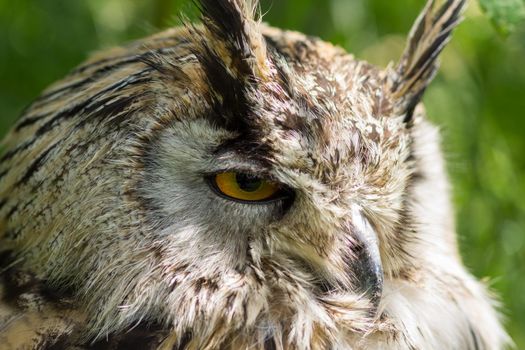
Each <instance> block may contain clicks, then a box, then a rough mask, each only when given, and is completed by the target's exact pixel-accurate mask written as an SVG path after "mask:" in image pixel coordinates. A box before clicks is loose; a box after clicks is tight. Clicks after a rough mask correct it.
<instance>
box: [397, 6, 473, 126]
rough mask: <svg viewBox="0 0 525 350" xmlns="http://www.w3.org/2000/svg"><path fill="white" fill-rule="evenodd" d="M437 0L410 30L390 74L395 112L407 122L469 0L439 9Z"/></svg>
mask: <svg viewBox="0 0 525 350" xmlns="http://www.w3.org/2000/svg"><path fill="white" fill-rule="evenodd" d="M435 3H436V1H435V0H429V1H428V3H427V5H426V6H425V8H424V9H423V11H422V12H421V14H420V15H419V17H418V19H417V20H416V23H415V24H414V26H413V27H412V30H411V31H410V35H409V38H408V43H407V48H406V49H405V52H404V54H403V56H402V58H401V60H400V62H399V63H398V65H397V67H396V68H395V69H394V71H393V72H391V73H390V79H389V84H390V91H391V93H392V96H393V98H394V100H395V101H396V102H395V111H396V113H397V114H398V115H405V116H406V117H405V121H406V122H409V121H410V120H411V119H412V114H413V111H414V108H415V107H416V105H417V104H418V103H419V102H420V100H421V98H422V96H423V94H424V92H425V89H426V87H427V86H428V85H429V84H430V82H431V81H432V79H433V78H434V76H435V74H436V71H437V69H438V66H439V62H438V57H439V55H440V53H441V52H442V51H443V49H444V47H445V46H446V44H447V43H448V41H449V40H450V37H451V34H452V31H453V29H454V28H455V27H456V26H457V25H458V24H459V22H461V15H462V13H463V10H464V8H465V3H466V0H446V1H445V3H444V4H443V5H442V6H441V7H440V8H438V9H437V10H436V9H435V7H436V6H435Z"/></svg>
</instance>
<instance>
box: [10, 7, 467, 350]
mask: <svg viewBox="0 0 525 350" xmlns="http://www.w3.org/2000/svg"><path fill="white" fill-rule="evenodd" d="M462 5H463V1H449V2H447V3H446V4H445V5H444V6H443V7H442V8H441V9H440V10H439V11H433V2H430V3H429V5H428V6H427V8H426V9H425V10H424V11H423V13H422V15H421V17H420V19H419V20H418V21H417V23H416V25H415V26H414V30H413V32H412V35H411V40H410V41H409V44H408V47H407V49H406V52H405V54H404V56H403V57H402V59H401V60H400V63H399V64H398V65H397V66H395V67H394V66H392V67H390V68H387V69H379V68H376V67H374V66H372V65H370V64H368V63H366V62H362V61H359V60H356V59H354V58H353V57H352V56H351V55H349V54H347V53H345V52H344V51H343V50H342V49H340V48H337V47H334V46H332V45H330V44H327V43H325V42H322V41H320V40H318V39H312V38H309V37H306V36H304V35H302V34H298V33H294V32H286V31H281V30H277V29H274V28H271V27H268V26H266V25H263V24H260V23H258V21H256V20H255V19H254V15H253V6H252V4H251V3H250V2H243V1H233V0H230V1H211V0H210V1H201V2H200V7H201V10H202V15H203V25H201V26H190V25H188V26H186V27H185V28H182V29H176V30H171V31H167V32H165V33H162V34H159V35H157V36H154V37H152V38H148V39H145V40H144V41H141V42H138V43H136V44H133V45H131V46H128V47H126V48H121V49H117V50H116V51H114V52H111V53H109V54H108V55H107V56H103V57H101V58H100V57H99V58H95V59H94V60H92V61H89V62H88V63H86V64H85V65H83V66H81V67H80V68H78V69H77V70H75V71H74V72H72V73H71V75H70V77H69V78H68V79H67V80H65V81H63V82H61V83H58V84H57V85H55V86H53V87H51V88H50V89H49V90H48V91H47V92H46V93H44V95H43V96H42V97H41V98H40V99H39V100H37V101H36V102H35V103H34V104H33V106H32V107H31V109H30V110H29V111H28V113H27V115H26V116H25V117H24V118H22V119H21V120H20V122H19V124H18V125H17V126H15V132H14V134H13V135H11V136H10V139H9V138H8V140H7V141H6V142H7V144H11V145H12V146H13V148H12V149H13V150H12V151H11V153H8V155H9V156H10V157H12V158H13V159H15V157H18V158H19V159H24V161H25V163H21V164H22V165H17V164H15V163H14V161H13V164H12V168H13V169H15V170H14V171H12V172H10V173H8V175H7V176H8V178H7V181H6V182H5V183H6V184H8V185H6V186H4V188H2V191H4V192H6V193H8V192H9V191H11V194H10V196H11V197H10V198H15V199H16V198H25V197H24V196H27V194H28V193H32V194H33V197H34V198H39V199H40V201H36V202H27V203H26V202H24V203H23V205H22V206H19V207H18V208H17V209H16V210H15V211H14V212H13V215H12V217H11V218H10V221H9V224H8V226H9V227H8V229H7V230H6V232H7V233H6V234H4V238H3V239H4V241H5V242H6V246H7V247H9V248H10V249H12V250H14V251H15V252H17V254H18V256H20V257H22V260H23V264H25V265H26V266H31V267H32V270H33V271H35V273H36V274H37V275H38V276H40V277H42V278H44V279H45V280H47V281H48V282H49V283H50V284H52V285H54V286H55V287H57V288H64V289H65V287H68V288H69V289H70V290H72V291H73V292H72V293H73V295H74V298H75V299H76V300H78V302H79V303H80V304H81V305H82V309H83V310H84V311H85V314H86V316H85V317H86V320H87V321H86V322H87V324H88V325H89V327H88V330H87V333H88V335H89V336H90V337H95V338H96V337H97V336H98V337H100V336H102V335H104V334H109V333H112V332H116V331H121V330H124V329H127V328H129V327H132V326H133V325H134V324H138V323H141V322H146V323H148V324H155V325H158V326H159V327H160V328H162V329H169V330H170V332H172V334H175V338H176V339H177V341H176V342H177V343H180V342H182V340H181V339H185V338H187V337H185V336H184V335H187V334H191V335H196V334H198V337H194V336H189V338H193V339H196V340H193V341H194V342H195V343H194V344H195V345H194V346H195V348H199V349H200V348H204V347H205V346H206V347H207V348H220V347H221V346H223V345H221V344H225V342H229V343H231V344H234V343H235V342H236V341H238V342H239V344H264V343H265V342H266V340H267V339H272V341H273V339H281V341H282V339H285V340H286V342H288V344H292V345H295V346H297V348H309V347H311V348H328V346H329V345H330V344H332V345H333V344H340V345H341V346H344V345H345V344H347V345H348V344H349V343H348V341H349V340H348V339H351V338H352V337H354V336H355V337H358V335H359V334H361V335H362V334H364V333H366V332H371V331H372V330H374V329H375V328H374V327H377V325H378V324H381V325H383V326H384V327H387V326H386V325H385V324H386V323H382V322H383V321H384V319H385V317H386V316H385V312H384V306H383V291H384V289H385V286H386V287H387V288H391V287H390V286H389V285H388V283H389V280H390V279H392V278H395V277H397V276H399V275H402V274H407V271H411V270H412V269H415V268H416V267H418V266H419V264H420V263H421V261H420V260H418V259H419V258H420V256H419V255H420V253H421V254H427V255H428V256H430V257H431V256H432V254H433V253H432V250H430V251H427V249H428V247H427V246H425V245H424V244H419V243H414V241H415V240H414V236H413V233H414V230H415V229H416V227H417V224H419V222H417V223H416V222H414V221H413V220H415V219H414V215H413V214H414V212H413V205H412V204H413V203H414V202H418V201H419V200H420V199H421V197H418V196H417V195H416V194H414V190H413V189H414V187H415V186H416V185H415V182H414V181H415V179H418V178H421V177H423V178H425V179H426V180H427V181H428V182H423V184H424V186H426V187H427V188H428V184H430V183H438V184H441V182H439V181H437V180H436V181H437V182H436V181H434V180H435V178H437V177H439V176H442V173H441V171H442V170H439V169H438V170H436V174H438V175H435V174H434V175H433V173H432V171H433V170H432V169H433V166H438V167H439V164H438V165H436V164H431V163H432V158H431V157H430V156H428V154H435V153H436V152H437V153H439V150H438V149H437V147H438V146H437V138H436V136H435V135H433V134H432V132H429V130H430V129H429V128H430V127H429V125H428V124H427V123H426V121H425V120H424V114H423V112H422V109H421V107H416V106H417V105H418V103H419V100H420V98H421V96H422V94H423V91H424V90H425V88H426V86H427V85H428V83H429V82H430V80H431V78H432V77H433V75H434V73H435V70H436V62H435V60H436V57H437V56H438V54H439V53H440V51H441V50H442V48H443V46H444V42H445V41H446V39H447V38H448V36H449V34H450V32H451V30H452V28H453V27H454V25H455V24H456V23H457V21H458V16H459V15H460V11H461V8H462ZM88 81H89V83H88ZM58 102H60V106H62V107H60V108H58V107H57V103H58ZM64 106H65V107H64ZM423 137H426V138H427V139H430V145H429V146H425V147H421V145H422V138H423ZM34 156H36V157H34ZM8 161H9V158H7V160H6V163H5V164H8V163H7V162H8ZM429 164H430V165H429ZM422 165H424V167H422ZM16 169H18V171H16ZM23 169H26V170H25V171H23ZM433 176H434V178H433ZM441 181H444V180H441ZM419 186H421V185H419ZM7 188H9V189H10V190H9V191H8V190H7ZM442 192H446V190H445V191H440V190H439V189H438V190H437V191H436V192H432V195H434V196H435V198H436V200H438V201H439V200H443V201H444V202H446V201H447V197H446V193H445V194H444V193H442ZM425 195H426V194H425ZM419 196H422V194H420V195H419ZM42 198H47V199H48V201H47V202H46V201H44V200H43V199H42ZM15 199H13V201H14V200H15ZM20 201H22V200H21V199H20ZM44 202H45V203H44ZM46 203H47V204H46ZM49 203H52V205H50V204H49ZM4 204H5V203H4ZM418 208H419V210H421V211H425V210H426V209H427V208H426V207H422V208H423V209H421V207H418ZM37 213H38V215H37ZM24 215H32V216H33V217H35V220H34V221H32V222H24V220H23V217H24ZM440 215H441V214H439V215H436V216H435V220H436V222H437V223H436V225H448V223H449V218H445V216H446V215H445V214H443V216H440ZM36 233H38V235H37V234H36ZM34 237H38V238H37V239H34ZM440 244H441V243H439V242H436V246H437V248H436V249H437V250H438V251H447V252H448V251H449V250H450V251H451V252H453V251H454V249H455V248H454V247H453V246H450V247H449V246H447V244H448V243H447V242H446V239H445V240H444V241H443V243H442V244H441V246H439V245H440ZM343 339H347V340H343ZM275 341H276V342H278V341H277V340H275ZM192 344H193V343H192ZM305 344H309V345H308V346H306V345H305ZM233 348H235V347H233Z"/></svg>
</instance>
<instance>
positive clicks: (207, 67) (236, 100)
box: [197, 46, 251, 133]
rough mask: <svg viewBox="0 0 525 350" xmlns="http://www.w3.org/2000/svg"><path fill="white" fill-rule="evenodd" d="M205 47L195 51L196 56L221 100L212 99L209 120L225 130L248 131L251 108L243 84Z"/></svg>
mask: <svg viewBox="0 0 525 350" xmlns="http://www.w3.org/2000/svg"><path fill="white" fill-rule="evenodd" d="M205 49H206V52H204V53H197V55H198V56H197V58H198V59H199V62H200V63H201V65H202V67H203V69H204V71H205V72H206V77H207V79H208V82H209V83H210V85H211V87H212V89H213V91H214V92H215V93H216V94H217V95H218V96H219V97H220V98H222V101H219V100H217V99H216V100H215V101H214V105H213V109H214V113H213V114H212V115H211V116H212V117H213V118H212V119H210V121H211V122H212V123H214V124H219V126H221V127H223V128H225V129H227V130H231V131H234V132H235V131H237V132H241V133H246V132H248V131H249V126H248V124H247V118H248V116H249V115H250V114H251V108H250V106H249V104H248V101H247V98H246V91H245V89H246V87H245V85H244V84H243V82H242V81H240V80H238V79H236V78H235V77H233V76H232V75H231V74H230V73H229V72H228V70H227V69H226V67H225V66H224V63H223V62H222V60H221V59H220V58H219V57H217V55H215V53H213V52H212V51H211V50H210V49H209V48H208V47H206V46H205Z"/></svg>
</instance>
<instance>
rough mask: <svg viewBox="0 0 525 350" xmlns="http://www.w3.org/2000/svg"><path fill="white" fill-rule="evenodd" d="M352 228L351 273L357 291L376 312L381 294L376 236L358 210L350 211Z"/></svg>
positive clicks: (379, 259)
mask: <svg viewBox="0 0 525 350" xmlns="http://www.w3.org/2000/svg"><path fill="white" fill-rule="evenodd" d="M352 226H353V236H354V238H355V241H356V242H355V245H354V246H353V247H352V251H353V253H354V259H353V260H352V261H353V263H352V265H351V268H352V273H353V275H354V276H355V280H356V283H357V288H358V290H359V291H360V292H362V293H364V294H365V295H367V296H368V297H369V299H370V301H371V302H372V304H373V306H374V309H375V310H376V309H377V307H378V305H379V302H380V300H381V296H382V293H383V268H382V264H381V255H380V253H379V243H378V239H377V234H376V232H375V230H374V229H373V227H372V225H371V224H370V223H369V222H368V220H367V219H366V218H365V216H364V215H363V214H362V213H361V211H360V210H359V209H354V210H353V211H352ZM374 312H375V311H374Z"/></svg>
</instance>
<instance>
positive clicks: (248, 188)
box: [235, 174, 262, 192]
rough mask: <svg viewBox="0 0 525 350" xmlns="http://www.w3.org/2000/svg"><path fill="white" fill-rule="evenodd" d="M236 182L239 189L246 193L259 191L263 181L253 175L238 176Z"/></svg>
mask: <svg viewBox="0 0 525 350" xmlns="http://www.w3.org/2000/svg"><path fill="white" fill-rule="evenodd" d="M235 180H236V181H237V183H238V184H239V188H240V189H241V190H243V191H245V192H254V191H257V190H258V189H259V188H260V187H261V185H262V180H261V179H259V178H257V177H255V176H252V175H246V174H236V175H235Z"/></svg>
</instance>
